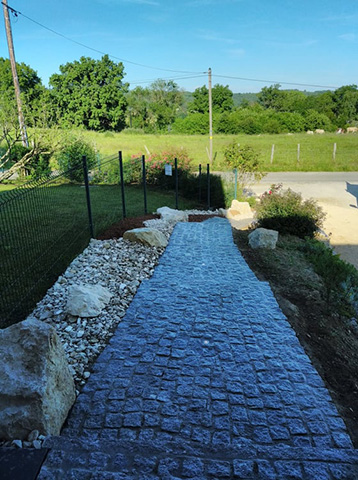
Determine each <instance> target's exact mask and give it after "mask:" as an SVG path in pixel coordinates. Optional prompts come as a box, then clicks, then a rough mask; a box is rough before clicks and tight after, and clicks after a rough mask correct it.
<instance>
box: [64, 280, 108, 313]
mask: <svg viewBox="0 0 358 480" xmlns="http://www.w3.org/2000/svg"><path fill="white" fill-rule="evenodd" d="M111 298H112V294H111V292H110V291H109V290H108V289H107V288H105V287H102V286H101V285H85V284H79V285H72V286H71V287H70V288H69V291H68V299H67V307H66V310H67V313H69V314H70V315H73V316H74V317H97V316H98V315H99V314H100V313H101V311H102V310H103V309H104V307H105V306H106V305H107V304H108V303H109V301H110V300H111Z"/></svg>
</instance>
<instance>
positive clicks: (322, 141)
mask: <svg viewBox="0 0 358 480" xmlns="http://www.w3.org/2000/svg"><path fill="white" fill-rule="evenodd" d="M83 135H84V136H85V137H86V138H87V139H89V140H91V141H93V142H94V143H95V145H96V147H97V149H98V151H99V152H100V153H102V154H104V155H113V153H115V152H116V151H119V150H121V151H122V152H123V155H124V158H129V157H130V156H131V155H134V154H137V153H139V152H141V153H143V154H147V150H149V152H150V153H153V152H159V151H163V150H166V149H171V148H173V147H175V148H180V147H183V148H185V149H186V150H187V152H188V153H189V156H190V157H191V158H192V159H193V164H194V165H198V164H199V163H201V164H206V163H208V155H207V148H208V146H209V140H208V137H206V136H204V135H169V134H168V135H149V134H148V135H145V134H138V135H134V134H129V133H125V132H121V133H111V132H106V133H97V132H83ZM232 140H235V141H237V142H238V143H240V144H242V145H244V144H245V145H250V146H252V147H253V148H254V149H255V150H257V152H258V153H259V158H260V161H261V163H262V168H263V170H264V171H266V172H278V171H282V172H284V171H307V172H314V171H316V172H324V171H326V172H332V171H357V170H358V135H354V134H352V135H348V134H345V135H336V134H334V133H325V134H324V135H307V134H305V133H300V134H293V135H287V134H281V135H214V139H213V151H214V157H215V159H214V162H213V165H212V167H213V169H214V170H223V169H225V168H226V167H225V164H224V159H223V150H224V147H225V146H226V145H227V144H229V143H230V142H231V141H232ZM334 143H336V144H337V152H336V158H335V160H333V145H334ZM273 144H274V145H275V153H274V158H273V162H272V163H271V149H272V145H273ZM298 144H300V160H299V161H297V148H298V147H297V145H298Z"/></svg>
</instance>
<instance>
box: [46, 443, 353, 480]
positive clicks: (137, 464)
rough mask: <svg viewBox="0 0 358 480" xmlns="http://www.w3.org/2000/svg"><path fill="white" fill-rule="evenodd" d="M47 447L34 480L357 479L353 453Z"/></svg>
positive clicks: (182, 446)
mask: <svg viewBox="0 0 358 480" xmlns="http://www.w3.org/2000/svg"><path fill="white" fill-rule="evenodd" d="M46 447H47V448H51V451H50V453H49V454H48V457H47V461H46V465H45V466H44V467H43V468H42V470H41V474H40V476H39V477H38V480H50V479H51V480H53V479H61V480H62V479H67V478H78V479H81V480H86V479H91V480H92V479H98V480H99V479H101V480H104V479H117V480H118V479H122V478H123V479H124V478H125V479H144V478H145V479H151V480H154V479H173V480H174V479H189V478H191V479H195V480H204V479H207V480H211V479H213V480H214V479H221V478H226V479H231V478H232V479H238V478H242V479H257V480H259V479H262V480H263V479H269V480H271V479H272V480H278V479H280V480H289V479H295V480H320V479H328V480H338V479H340V480H342V479H344V480H356V479H357V478H358V452H357V451H356V450H353V449H322V448H311V447H310V448H293V447H289V446H274V447H264V446H257V445H255V444H253V443H251V442H245V443H244V442H243V444H242V446H241V447H239V446H238V447H237V448H230V449H228V448H221V449H208V448H206V447H205V448H204V447H201V446H200V445H195V446H194V445H193V443H190V442H182V441H181V442H167V441H165V440H164V441H163V443H160V442H158V443H153V442H140V441H139V442H138V441H137V442H128V441H121V440H118V441H116V442H113V441H112V442H109V441H104V440H93V439H90V438H89V439H87V440H86V439H83V438H82V439H72V438H67V437H61V438H60V437H54V438H52V439H51V440H50V441H48V443H47V444H46ZM76 472H77V474H76ZM70 475H71V476H70ZM74 475H77V476H74ZM101 475H102V476H101Z"/></svg>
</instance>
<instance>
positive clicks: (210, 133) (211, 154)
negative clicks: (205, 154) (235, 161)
mask: <svg viewBox="0 0 358 480" xmlns="http://www.w3.org/2000/svg"><path fill="white" fill-rule="evenodd" d="M208 74H209V162H210V165H211V164H212V161H213V100H212V88H211V87H212V85H211V68H209V71H208Z"/></svg>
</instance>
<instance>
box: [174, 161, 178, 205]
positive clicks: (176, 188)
mask: <svg viewBox="0 0 358 480" xmlns="http://www.w3.org/2000/svg"><path fill="white" fill-rule="evenodd" d="M174 168H175V208H176V209H177V210H178V209H179V196H178V190H179V181H178V159H177V158H175V159H174Z"/></svg>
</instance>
